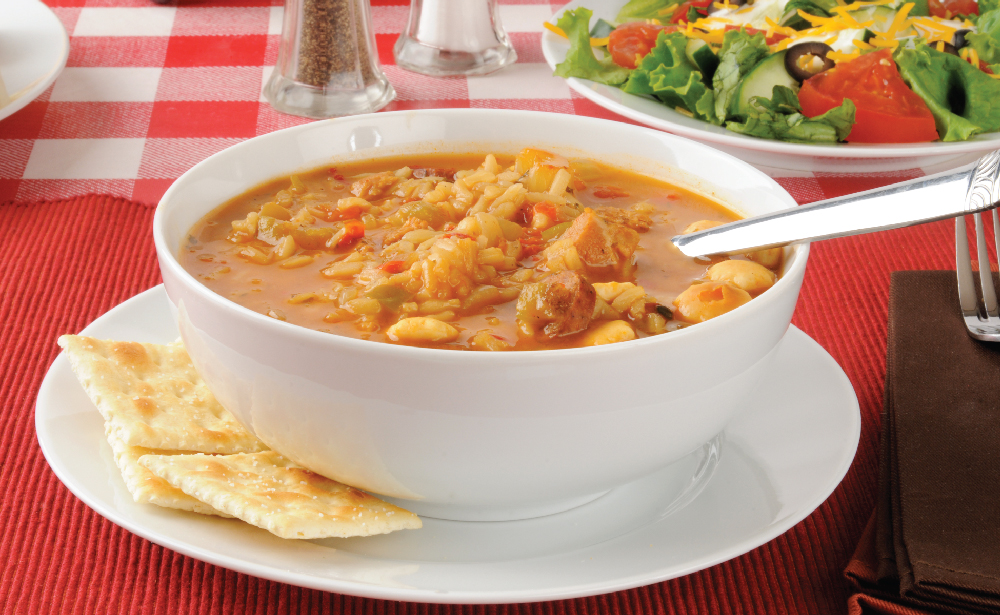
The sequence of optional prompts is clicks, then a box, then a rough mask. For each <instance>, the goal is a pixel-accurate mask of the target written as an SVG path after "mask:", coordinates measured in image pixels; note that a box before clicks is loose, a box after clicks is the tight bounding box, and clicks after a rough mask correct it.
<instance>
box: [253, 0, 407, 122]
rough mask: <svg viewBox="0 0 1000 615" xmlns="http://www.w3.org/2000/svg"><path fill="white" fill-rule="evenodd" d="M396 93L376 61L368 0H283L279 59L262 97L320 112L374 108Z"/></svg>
mask: <svg viewBox="0 0 1000 615" xmlns="http://www.w3.org/2000/svg"><path fill="white" fill-rule="evenodd" d="M395 96H396V93H395V92H394V91H393V89H392V86H391V85H390V84H389V80H388V79H386V77H385V74H384V73H383V72H382V69H381V67H380V66H379V62H378V53H377V51H376V47H375V35H374V34H373V32H372V20H371V8H370V6H369V4H368V0H285V17H284V25H283V27H282V34H281V46H280V47H279V48H278V62H277V65H276V66H275V67H274V72H273V73H272V74H271V78H270V80H268V82H267V85H266V86H264V97H265V98H266V99H267V101H268V102H269V103H271V106H272V107H274V108H275V109H277V110H278V111H282V112H284V113H290V114H292V115H300V116H304V117H313V118H324V117H336V116H341V115H354V114H357V113H370V112H373V111H378V110H379V109H381V108H382V107H384V106H385V105H387V104H388V103H389V102H390V101H391V100H392V99H393V98H395Z"/></svg>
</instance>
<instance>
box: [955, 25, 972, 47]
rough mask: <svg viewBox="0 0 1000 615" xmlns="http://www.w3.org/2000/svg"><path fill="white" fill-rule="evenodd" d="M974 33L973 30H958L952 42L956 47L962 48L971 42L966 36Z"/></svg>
mask: <svg viewBox="0 0 1000 615" xmlns="http://www.w3.org/2000/svg"><path fill="white" fill-rule="evenodd" d="M969 34H972V30H969V29H965V30H957V31H956V32H955V36H954V38H952V39H951V44H952V45H953V46H954V47H955V49H961V48H962V47H965V46H966V45H968V44H969V41H968V40H967V39H966V38H965V37H966V36H967V35H969Z"/></svg>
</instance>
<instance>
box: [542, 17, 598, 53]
mask: <svg viewBox="0 0 1000 615" xmlns="http://www.w3.org/2000/svg"><path fill="white" fill-rule="evenodd" d="M542 26H544V27H545V29H546V30H548V31H549V32H551V33H553V34H555V35H558V36H561V37H563V38H569V37H568V36H566V33H565V32H563V30H562V28H560V27H559V26H557V25H554V24H551V23H549V22H547V21H545V22H542ZM609 38H610V37H607V36H605V37H604V38H592V39H590V46H591V47H607V45H608V39H609Z"/></svg>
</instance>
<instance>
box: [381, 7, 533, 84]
mask: <svg viewBox="0 0 1000 615" xmlns="http://www.w3.org/2000/svg"><path fill="white" fill-rule="evenodd" d="M393 53H394V54H395V56H396V64H397V65H398V66H400V67H401V68H405V69H407V70H411V71H413V72H416V73H422V74H424V75H433V76H438V77H443V76H450V75H485V74H488V73H492V72H493V71H496V70H500V69H501V68H503V67H504V66H507V65H508V64H513V63H514V62H516V61H517V53H516V52H515V51H514V46H513V45H511V43H510V40H509V39H508V38H507V33H506V32H504V29H503V26H502V25H501V24H500V13H499V10H498V7H497V1H496V0H410V21H409V24H408V25H407V26H406V30H405V31H404V32H403V33H402V34H401V35H400V37H399V40H397V41H396V47H395V48H394V49H393Z"/></svg>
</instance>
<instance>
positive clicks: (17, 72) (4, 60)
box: [0, 0, 69, 120]
mask: <svg viewBox="0 0 1000 615" xmlns="http://www.w3.org/2000/svg"><path fill="white" fill-rule="evenodd" d="M67 57H69V37H68V36H67V34H66V29H65V28H64V27H63V25H62V22H61V21H59V18H58V17H56V16H55V14H54V13H53V12H52V10H51V9H49V7H47V6H45V5H44V4H42V2H41V1H40V0H4V1H3V2H0V120H2V119H4V118H5V117H7V116H9V115H13V114H14V113H16V112H18V111H20V110H21V109H23V108H24V107H25V105H27V104H28V103H29V102H31V101H32V100H34V99H35V98H38V96H39V95H40V94H41V93H42V92H44V91H45V89H46V88H48V87H49V86H50V85H52V82H53V81H55V80H56V77H58V76H59V73H60V72H62V69H63V67H64V66H66V58H67Z"/></svg>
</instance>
